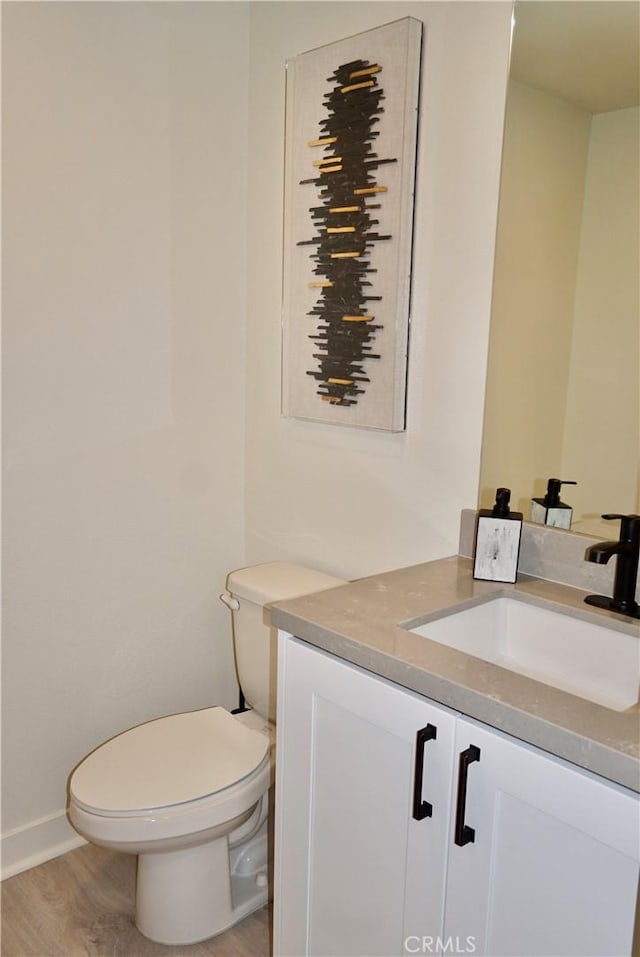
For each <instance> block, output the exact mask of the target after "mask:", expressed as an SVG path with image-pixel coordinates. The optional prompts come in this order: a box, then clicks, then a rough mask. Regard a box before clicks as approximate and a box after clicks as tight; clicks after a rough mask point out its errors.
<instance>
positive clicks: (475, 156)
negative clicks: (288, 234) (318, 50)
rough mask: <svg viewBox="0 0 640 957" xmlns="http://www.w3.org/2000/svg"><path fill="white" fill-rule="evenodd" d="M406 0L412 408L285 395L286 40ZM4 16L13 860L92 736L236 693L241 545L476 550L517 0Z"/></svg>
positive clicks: (70, 9) (362, 22) (395, 8)
mask: <svg viewBox="0 0 640 957" xmlns="http://www.w3.org/2000/svg"><path fill="white" fill-rule="evenodd" d="M405 15H412V16H414V17H417V18H420V19H423V20H424V22H425V50H424V71H423V95H422V104H421V110H420V146H419V161H418V184H417V189H418V195H417V209H416V243H415V269H414V275H415V279H414V307H413V328H412V333H411V359H410V369H409V395H408V431H407V432H406V434H399V435H391V434H387V433H372V432H363V431H359V430H343V429H340V428H336V427H333V428H330V427H324V426H322V425H317V424H313V423H308V422H298V421H295V420H284V419H281V418H280V415H279V405H280V358H279V355H280V328H279V322H280V319H279V316H280V284H281V267H282V260H281V241H282V232H281V223H282V172H283V117H284V60H285V58H286V57H288V56H293V55H295V54H297V53H300V52H302V51H304V50H307V49H309V48H311V47H313V46H315V45H317V44H319V43H325V42H330V41H333V40H336V39H339V38H341V37H343V36H346V35H348V34H350V33H355V32H359V31H361V30H364V29H366V28H368V27H371V26H375V25H378V24H381V23H385V22H388V21H391V20H393V19H397V18H398V17H401V16H405ZM3 19H4V23H3V41H4V64H3V67H4V75H3V81H4V90H3V95H4V103H3V122H4V150H5V155H4V171H3V173H4V210H3V217H4V218H3V229H4V235H3V239H4V247H5V248H4V253H5V255H4V265H5V270H4V320H5V353H4V358H5V433H4V438H5V477H4V496H5V582H4V591H5V612H4V614H5V620H4V642H3V643H4V657H5V662H4V688H5V690H4V696H3V706H4V715H3V728H4V753H3V772H4V773H3V780H4V786H5V793H4V822H3V853H4V864H5V868H6V870H7V871H8V872H11V870H12V869H13V870H17V869H19V868H21V867H24V866H28V865H29V864H30V863H34V862H36V861H37V860H38V859H43V858H44V857H46V856H50V855H53V854H55V853H57V852H59V851H61V850H62V849H64V847H65V843H64V842H65V841H66V840H68V839H69V834H70V832H69V830H68V829H67V825H66V824H65V819H64V813H63V807H64V799H65V782H66V778H67V774H68V772H69V770H70V769H71V768H72V767H73V765H74V764H75V763H76V762H77V761H78V760H79V759H80V758H81V757H82V756H83V755H84V754H85V753H86V752H87V751H88V750H89V749H90V748H92V747H93V746H95V745H96V744H97V743H99V742H100V741H102V740H104V739H105V738H106V737H108V736H109V735H112V734H115V733H117V732H118V731H120V730H121V729H123V728H125V727H127V726H130V725H131V724H133V723H134V722H136V721H141V720H144V719H146V718H149V717H152V716H155V715H158V714H162V713H168V712H171V711H173V710H178V709H184V708H196V707H199V706H202V705H206V704H209V703H211V702H212V701H218V702H221V703H224V704H227V705H230V704H232V703H233V696H234V693H235V683H234V680H233V671H232V658H231V646H230V640H229V627H228V620H227V615H226V612H225V609H224V608H223V607H222V606H221V605H220V604H219V603H218V602H217V600H216V596H217V594H218V592H219V590H220V588H221V587H222V585H223V583H224V576H225V573H226V571H227V570H228V569H230V568H233V567H237V566H238V565H240V564H244V563H249V562H254V561H260V560H270V559H274V558H293V559H299V560H304V561H307V562H308V563H311V564H313V565H316V566H317V567H321V568H325V569H328V570H331V571H335V572H338V573H340V574H343V575H347V576H349V577H352V576H358V575H364V574H366V573H367V572H373V571H380V570H383V569H385V568H390V567H393V566H398V565H406V564H410V563H412V562H414V561H422V560H427V559H429V558H434V557H437V556H440V555H443V554H450V553H452V552H454V551H455V550H456V544H457V531H458V522H459V513H460V509H461V508H462V507H463V506H473V505H474V503H475V501H476V494H477V484H478V469H479V458H480V444H481V438H482V407H483V397H484V379H485V365H486V351H487V340H488V330H489V306H490V297H491V284H492V271H493V244H494V232H495V219H496V210H497V196H498V182H499V168H500V152H501V138H502V118H503V109H504V94H505V85H506V73H507V57H508V45H509V24H510V4H509V3H508V2H498V3H490V2H448V3H440V2H433V3H430V2H425V3H413V4H412V3H404V2H397V3H393V2H390V3H386V2H375V3H360V2H358V3H348V2H340V3H321V4H317V3H313V2H310V3H307V2H304V3H274V4H272V3H269V2H259V3H254V4H251V5H247V4H243V3H230V4H228V5H227V4H223V3H184V4H183V3H176V4H173V3H150V4H148V3H140V4H138V3H121V4H118V3H104V4H102V3H90V4H89V3H86V4H81V3H55V4H52V3H37V2H36V3H30V4H9V5H5V6H4V8H3ZM249 26H250V29H251V36H250V38H249V35H248V30H249ZM247 135H248V141H247ZM245 248H246V256H247V258H245ZM245 265H247V272H246V274H245ZM245 297H246V298H245ZM245 312H246V341H247V354H246V363H245V355H244V347H245V345H244V344H245V319H244V316H245ZM245 411H246V420H245V419H244V413H245ZM245 431H246V448H245V443H244V438H245V435H244V433H245ZM243 482H244V483H245V484H246V498H245V499H244V501H243V494H244V489H243ZM245 532H246V533H245ZM29 855H32V857H31V858H30V857H29Z"/></svg>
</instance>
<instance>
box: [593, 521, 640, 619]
mask: <svg viewBox="0 0 640 957" xmlns="http://www.w3.org/2000/svg"><path fill="white" fill-rule="evenodd" d="M602 517H603V518H604V519H605V520H606V521H613V520H614V519H620V540H619V541H617V542H598V543H597V544H596V545H591V547H590V548H588V549H587V551H586V553H585V556H584V557H585V560H586V561H588V562H595V563H596V564H597V565H606V563H607V562H608V561H609V559H610V558H611V556H612V555H615V556H616V562H617V563H616V573H615V578H614V580H613V597H612V598H607V597H606V596H605V595H587V597H586V598H585V601H586V603H587V604H588V605H596V606H597V607H598V608H607V609H608V610H609V611H617V612H618V613H619V614H622V615H629V616H630V617H631V618H640V605H638V602H637V601H636V585H637V581H638V561H639V559H640V515H603V516H602Z"/></svg>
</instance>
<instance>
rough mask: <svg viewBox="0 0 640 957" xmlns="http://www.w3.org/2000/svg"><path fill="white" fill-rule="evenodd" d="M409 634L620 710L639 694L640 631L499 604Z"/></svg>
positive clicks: (511, 602) (518, 603)
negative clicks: (420, 636)
mask: <svg viewBox="0 0 640 957" xmlns="http://www.w3.org/2000/svg"><path fill="white" fill-rule="evenodd" d="M631 627H632V629H633V626H631ZM634 630H635V629H634ZM409 631H411V632H413V633H415V634H417V635H422V636H424V637H425V638H429V639H431V640H432V641H437V642H439V643H441V644H444V645H448V646H449V647H450V648H456V649H457V650H458V651H464V652H465V653H466V654H468V655H473V656H474V657H476V658H482V659H483V660H484V661H489V662H491V663H492V664H495V665H500V667H502V668H508V669H509V670H510V671H515V672H517V673H518V674H521V675H526V676H527V677H529V678H535V679H536V680H537V681H542V682H544V684H547V685H551V686H552V687H554V688H559V689H560V690H561V691H568V692H570V693H571V694H574V695H578V696H579V697H581V698H586V699H588V700H589V701H593V702H595V703H596V704H600V705H604V707H606V708H611V709H612V710H614V711H625V710H626V709H627V708H629V707H631V706H632V705H634V704H635V703H636V702H637V701H638V698H639V695H640V629H638V633H637V634H633V633H632V634H628V633H625V632H624V631H618V630H616V629H614V628H610V627H608V626H607V625H606V624H602V625H600V624H594V623H592V622H591V621H584V620H582V619H580V618H574V617H573V616H572V615H568V614H563V613H561V612H557V611H554V610H551V609H549V608H546V607H542V606H539V605H534V604H530V603H529V602H526V601H522V600H520V599H514V598H510V597H508V598H507V597H497V598H494V599H490V600H489V601H486V602H483V603H482V604H478V605H474V606H473V607H470V608H465V609H464V610H463V611H458V612H453V613H451V614H449V615H446V616H445V617H441V618H437V619H434V620H432V621H429V622H426V623H425V624H421V625H419V626H417V627H413V628H410V629H409Z"/></svg>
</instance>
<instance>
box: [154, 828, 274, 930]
mask: <svg viewBox="0 0 640 957" xmlns="http://www.w3.org/2000/svg"><path fill="white" fill-rule="evenodd" d="M249 845H250V847H251V852H252V854H251V855H249V856H250V857H251V860H252V864H251V867H250V868H247V867H243V866H235V867H234V868H233V871H232V872H230V869H229V846H228V840H227V837H226V836H224V837H219V838H217V839H216V840H214V841H210V842H208V843H207V844H202V845H199V846H196V847H189V848H186V849H184V850H179V851H171V852H168V853H167V852H165V853H162V854H140V855H139V856H138V877H137V889H136V926H137V927H138V930H139V931H140V933H142V934H144V936H145V937H148V938H149V939H150V940H153V941H155V942H156V943H159V944H174V945H180V944H195V943H197V942H198V941H201V940H207V939H208V938H209V937H215V936H216V934H220V933H222V931H224V930H227V929H228V928H229V927H232V926H233V925H234V924H236V923H237V922H238V921H239V920H242V919H243V918H244V917H247V916H248V915H249V914H251V913H252V912H253V911H254V910H258V908H260V907H262V906H263V905H264V904H266V903H267V898H268V887H267V873H266V872H267V864H266V861H267V835H266V828H265V829H264V832H263V833H262V834H259V835H257V836H256V837H255V838H254V839H253V841H250V842H249ZM247 850H248V849H247ZM247 850H245V849H243V856H244V859H245V860H246V859H247ZM262 859H264V867H260V866H259V863H260V861H261V860H262ZM256 862H257V865H256ZM247 870H249V871H250V872H249V873H247Z"/></svg>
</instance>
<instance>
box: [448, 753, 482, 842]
mask: <svg viewBox="0 0 640 957" xmlns="http://www.w3.org/2000/svg"><path fill="white" fill-rule="evenodd" d="M479 760H480V748H477V747H476V746H475V744H470V745H469V747H468V748H467V750H466V751H461V752H460V763H459V766H458V801H457V807H456V832H455V836H454V841H455V843H456V844H457V845H458V847H464V845H465V844H473V842H474V841H475V839H476V832H475V829H474V828H473V827H469V825H468V824H465V823H464V813H465V806H466V803H467V772H468V770H469V765H470V764H473V762H474V761H479Z"/></svg>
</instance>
